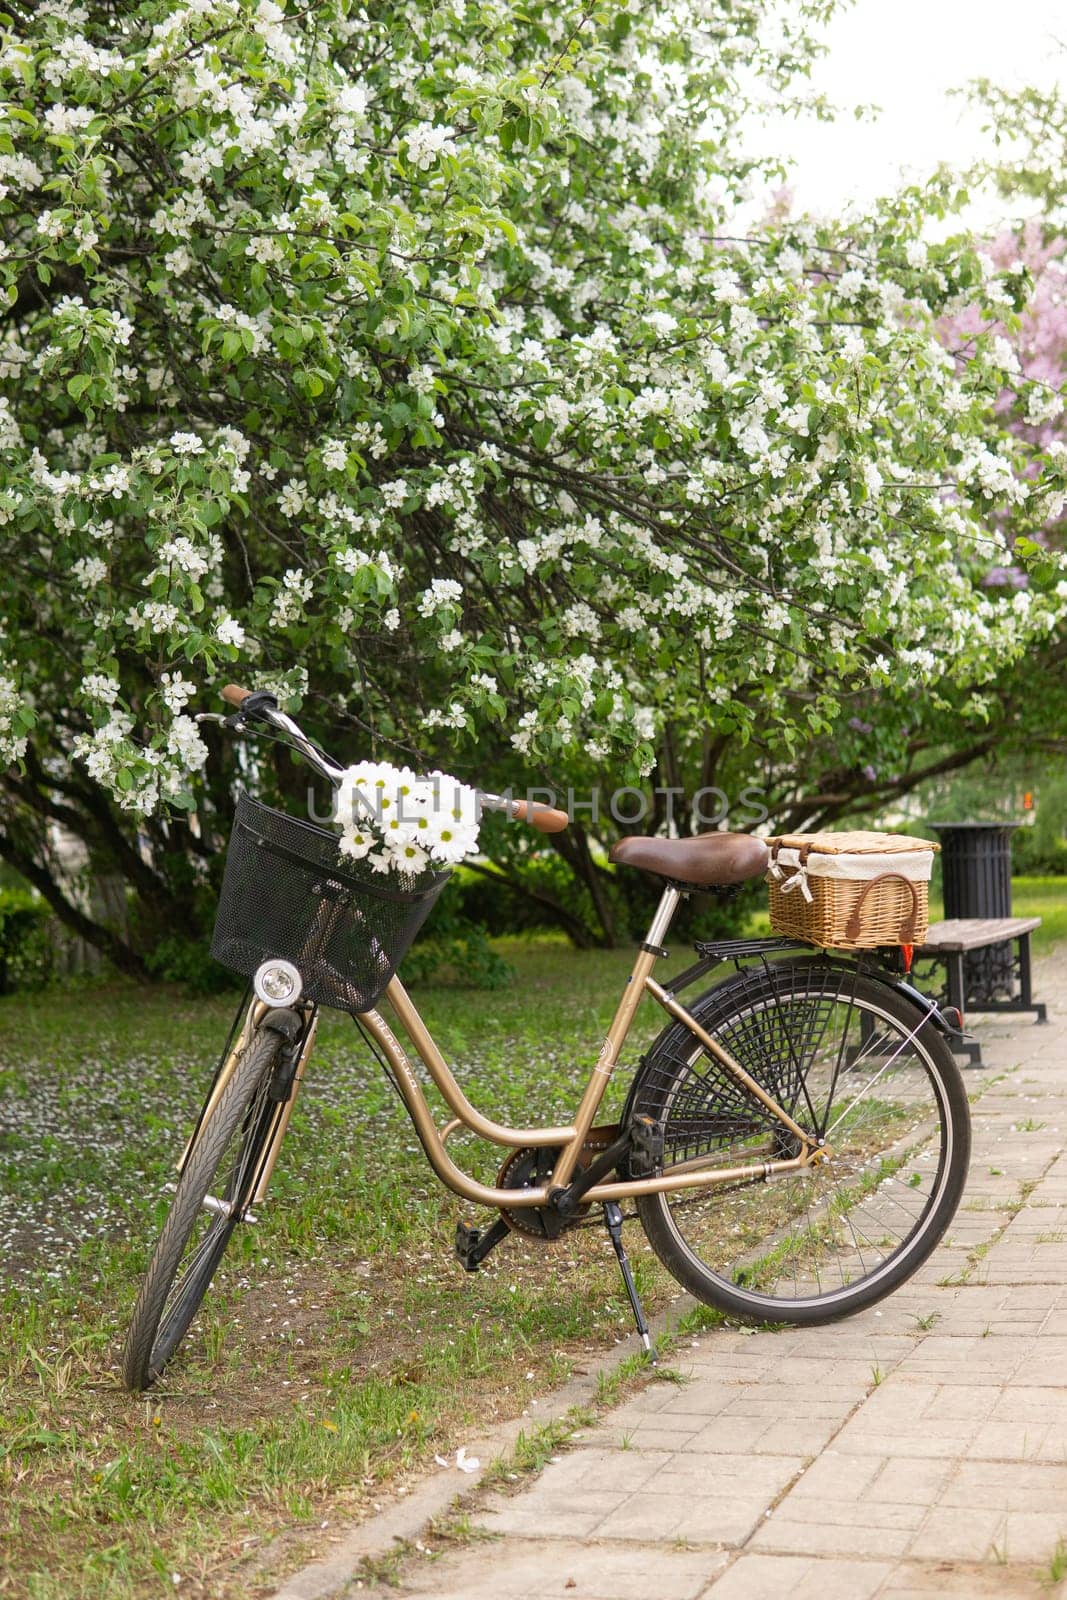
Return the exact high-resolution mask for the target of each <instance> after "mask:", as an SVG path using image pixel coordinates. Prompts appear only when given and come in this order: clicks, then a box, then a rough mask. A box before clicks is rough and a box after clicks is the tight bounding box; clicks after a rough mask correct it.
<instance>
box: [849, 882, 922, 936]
mask: <svg viewBox="0 0 1067 1600" xmlns="http://www.w3.org/2000/svg"><path fill="white" fill-rule="evenodd" d="M892 878H895V879H896V880H897V882H898V883H902V884H904V885H905V887H906V888H907V891H908V893H909V894H910V895H911V910H910V911H909V912H908V914H907V916H906V917H905V918H904V921H903V922H902V923H901V925H900V943H901V944H914V942H915V924H916V922H917V921H918V920H919V893H918V890H917V889H916V887H915V885H914V884H913V883H912V881H911V879H910V878H906V877H905V876H904V874H903V873H902V872H880V873H879V874H878V876H877V878H868V879H867V882H866V883H865V884H864V885H863V888H862V889H861V891H860V894H859V898H858V899H857V901H856V904H855V905H854V906H853V908H852V915H851V916H850V917H849V919H848V921H847V922H846V924H845V937H846V938H848V939H858V938H859V936H860V911H861V910H862V909H863V902H864V901H865V900H866V898H867V896H868V895H869V894H870V892H871V890H872V889H873V888H874V886H875V884H876V883H885V882H886V881H887V880H888V879H892Z"/></svg>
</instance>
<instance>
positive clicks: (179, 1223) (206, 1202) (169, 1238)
mask: <svg viewBox="0 0 1067 1600" xmlns="http://www.w3.org/2000/svg"><path fill="white" fill-rule="evenodd" d="M279 1016H284V1017H286V1018H292V1020H293V1021H294V1022H295V1021H296V1018H295V1017H292V1014H291V1013H277V1012H275V1013H272V1014H271V1015H269V1016H268V1017H267V1018H266V1019H265V1020H264V1022H263V1024H262V1025H261V1026H260V1027H259V1028H258V1029H257V1030H256V1031H255V1032H254V1033H253V1034H252V1036H251V1038H250V1040H249V1042H248V1043H247V1045H246V1046H245V1048H244V1050H243V1051H242V1052H241V1056H240V1059H239V1060H238V1062H237V1064H236V1066H235V1067H234V1069H233V1072H232V1074H231V1076H230V1079H229V1082H228V1083H227V1084H226V1087H225V1088H224V1089H223V1091H222V1093H221V1095H220V1096H219V1099H218V1101H217V1103H216V1105H215V1107H214V1109H213V1110H212V1111H211V1113H210V1114H209V1116H208V1117H207V1119H206V1121H205V1122H204V1125H203V1127H202V1128H201V1129H200V1132H199V1133H198V1135H197V1137H196V1142H195V1143H194V1145H193V1148H192V1150H191V1151H190V1152H189V1155H188V1158H187V1160H186V1162H185V1167H184V1169H183V1171H182V1174H181V1177H180V1178H179V1180H178V1188H177V1193H176V1194H175V1196H174V1202H173V1204H172V1206H171V1208H170V1211H169V1213H168V1215H167V1220H166V1222H165V1223H164V1224H163V1230H162V1232H161V1233H160V1236H159V1240H158V1242H157V1244H156V1248H155V1251H154V1252H153V1255H152V1259H151V1261H150V1262H149V1265H148V1271H147V1272H146V1273H145V1278H144V1282H143V1283H142V1285H141V1292H140V1294H139V1295H138V1296H137V1303H136V1305H135V1306H134V1309H133V1316H132V1318H131V1319H130V1326H129V1330H128V1332H127V1334H126V1343H125V1346H124V1348H123V1353H122V1377H123V1382H124V1383H125V1385H126V1387H127V1388H128V1389H130V1390H132V1391H133V1393H135V1394H139V1393H140V1392H141V1391H142V1390H144V1389H147V1388H150V1387H151V1385H152V1384H153V1383H155V1381H156V1379H157V1378H158V1377H159V1376H160V1375H161V1373H162V1372H163V1369H164V1367H165V1366H166V1365H167V1362H168V1361H169V1360H170V1359H171V1357H172V1356H173V1355H174V1352H175V1351H176V1350H177V1348H178V1346H179V1344H180V1343H181V1341H182V1339H183V1338H184V1337H185V1335H186V1333H187V1332H188V1329H189V1325H190V1323H191V1322H192V1320H193V1318H194V1316H195V1315H196V1313H197V1311H198V1309H199V1307H200V1302H201V1301H202V1300H203V1298H204V1295H205V1294H206V1293H207V1290H208V1285H209V1284H210V1283H211V1280H212V1278H213V1277H214V1275H215V1270H216V1268H217V1267H218V1264H219V1262H220V1261H221V1260H222V1257H223V1254H224V1253H225V1250H226V1246H227V1245H228V1244H229V1242H230V1239H231V1238H232V1236H233V1233H234V1230H235V1229H236V1228H237V1226H238V1224H239V1223H240V1222H241V1220H242V1218H243V1216H244V1213H245V1212H246V1210H247V1208H248V1205H249V1203H250V1201H251V1200H252V1197H253V1195H254V1193H255V1188H256V1183H257V1180H258V1176H259V1172H260V1169H261V1166H262V1161H263V1156H264V1152H265V1150H266V1146H267V1143H268V1140H269V1137H270V1133H271V1129H272V1127H273V1124H274V1119H275V1116H276V1115H277V1112H278V1102H277V1100H276V1099H274V1098H272V1096H271V1092H270V1091H271V1082H272V1078H273V1073H274V1066H275V1063H276V1061H277V1059H278V1056H279V1055H280V1053H281V1052H282V1050H284V1049H285V1047H286V1043H287V1041H286V1038H285V1036H284V1034H283V1033H282V1032H278V1031H275V1028H274V1027H272V1023H275V1021H276V1019H277V1018H279Z"/></svg>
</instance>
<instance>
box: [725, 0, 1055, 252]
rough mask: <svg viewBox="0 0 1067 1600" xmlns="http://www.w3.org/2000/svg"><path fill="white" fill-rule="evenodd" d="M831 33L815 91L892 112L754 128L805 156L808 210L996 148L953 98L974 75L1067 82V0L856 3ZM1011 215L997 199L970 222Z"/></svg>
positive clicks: (797, 184)
mask: <svg viewBox="0 0 1067 1600" xmlns="http://www.w3.org/2000/svg"><path fill="white" fill-rule="evenodd" d="M823 37H824V38H825V40H826V43H827V44H828V45H829V46H830V53H829V55H827V56H825V57H823V59H822V61H821V62H820V63H819V64H818V65H817V66H816V68H815V72H814V76H813V79H812V86H813V87H814V88H817V89H821V90H823V91H824V92H825V93H826V94H827V95H828V96H829V98H830V99H831V100H833V101H834V102H835V103H836V104H839V105H841V106H843V107H847V108H851V107H852V106H854V105H856V104H857V103H860V102H863V103H870V102H874V103H875V104H877V105H879V106H881V107H882V108H883V109H882V112H881V114H880V116H879V117H878V119H877V120H876V121H875V122H873V123H863V122H857V121H855V120H854V119H853V117H852V116H851V115H845V116H843V117H840V118H839V119H838V120H837V122H836V123H831V124H826V123H822V124H820V123H817V122H815V121H814V119H811V121H810V122H808V123H805V122H801V123H797V122H795V121H793V120H792V119H789V120H785V119H782V120H777V119H776V120H774V121H773V122H771V123H770V124H769V125H768V126H767V127H766V128H763V129H755V128H754V129H752V131H751V140H750V141H749V142H752V143H755V142H756V141H758V142H759V145H760V147H761V148H763V149H766V150H769V151H777V152H779V153H780V152H781V151H783V150H785V151H788V152H789V153H790V154H791V155H792V156H793V158H794V159H795V161H796V169H795V173H794V176H793V178H792V180H791V187H792V189H793V191H794V195H795V206H796V209H797V210H802V211H813V212H818V213H822V212H826V213H831V212H840V211H841V210H842V209H843V207H844V206H845V205H847V204H848V202H849V201H851V200H856V201H858V202H860V204H862V203H863V202H864V201H867V200H870V199H872V198H874V197H875V196H876V195H878V194H880V193H885V192H886V191H887V190H888V189H889V188H891V187H894V186H895V184H896V183H897V181H899V177H900V173H901V169H902V168H903V169H905V174H906V176H909V177H917V176H921V175H923V174H924V173H926V172H929V171H930V170H931V169H932V168H933V167H934V166H935V165H936V164H937V162H938V161H941V160H944V161H949V162H951V163H953V164H958V165H961V166H962V165H965V164H966V163H967V162H968V161H970V160H972V159H973V158H974V157H975V155H976V154H978V153H979V151H980V150H981V149H982V148H983V147H984V148H987V149H988V148H991V146H990V144H989V141H988V137H987V136H983V135H982V133H981V119H980V117H979V116H978V115H977V114H976V113H975V112H973V111H969V110H968V109H967V108H966V107H964V106H962V105H961V104H959V103H958V102H954V101H953V100H952V99H950V98H949V96H948V92H947V91H948V90H950V89H952V88H954V87H958V86H960V85H962V84H964V83H966V82H967V80H968V79H970V78H975V77H988V78H992V79H994V80H995V81H997V82H998V83H1001V84H1003V85H1005V86H1006V87H1021V86H1022V85H1024V84H1028V83H1030V84H1037V85H1039V86H1042V87H1048V86H1050V85H1051V84H1052V83H1053V82H1055V80H1056V79H1057V77H1059V78H1060V79H1061V80H1063V79H1067V55H1062V56H1061V55H1060V54H1059V52H1058V51H1057V45H1056V41H1057V39H1059V40H1062V41H1063V42H1064V43H1065V44H1067V4H1064V0H1058V3H1053V0H857V3H856V4H855V5H854V7H853V8H852V9H851V10H849V11H847V12H844V13H842V14H840V15H838V16H837V17H836V18H835V19H834V21H833V22H832V23H831V24H830V26H829V27H828V28H827V29H826V31H825V33H824V35H823ZM1003 212H1004V202H1003V201H997V200H996V199H995V198H991V197H990V198H986V199H984V200H980V201H978V202H976V204H975V205H974V206H972V209H971V213H970V214H969V220H970V221H971V222H972V224H974V225H980V224H981V223H983V222H986V221H994V220H997V219H998V218H999V217H1000V216H1002V215H1003Z"/></svg>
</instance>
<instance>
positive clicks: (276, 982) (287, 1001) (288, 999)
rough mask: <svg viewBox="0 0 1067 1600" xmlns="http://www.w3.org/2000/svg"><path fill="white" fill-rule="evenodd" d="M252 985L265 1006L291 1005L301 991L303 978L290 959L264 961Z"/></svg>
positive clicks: (258, 998) (257, 997)
mask: <svg viewBox="0 0 1067 1600" xmlns="http://www.w3.org/2000/svg"><path fill="white" fill-rule="evenodd" d="M252 987H253V989H254V990H255V993H256V999H257V1000H262V1002H263V1004H264V1005H265V1006H293V1005H295V1004H296V1002H297V1001H298V1000H299V999H300V996H301V993H302V992H303V988H304V980H303V978H302V977H301V976H300V973H299V972H298V971H297V969H296V967H294V966H293V963H292V962H291V961H281V960H276V961H264V963H263V965H262V966H261V967H259V968H257V970H256V975H255V977H254V978H253V979H252Z"/></svg>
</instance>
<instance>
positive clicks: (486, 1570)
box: [345, 953, 1067, 1600]
mask: <svg viewBox="0 0 1067 1600" xmlns="http://www.w3.org/2000/svg"><path fill="white" fill-rule="evenodd" d="M1036 987H1037V990H1038V992H1039V993H1040V995H1041V996H1042V998H1044V999H1046V1000H1047V1001H1048V1002H1049V1007H1050V1017H1051V1023H1050V1025H1049V1026H1046V1027H1037V1026H1034V1025H1033V1024H1032V1023H1031V1022H1030V1020H1029V1019H1027V1018H1019V1019H1013V1020H1012V1022H1011V1024H1010V1026H1008V1025H1006V1024H1004V1023H1002V1022H1000V1020H999V1019H998V1022H997V1025H996V1026H985V1027H982V1028H981V1032H982V1034H983V1037H984V1039H985V1041H986V1043H985V1056H986V1065H985V1067H984V1068H983V1069H982V1070H981V1071H979V1072H973V1073H971V1074H969V1079H970V1082H971V1083H972V1084H973V1086H974V1088H975V1089H977V1088H978V1087H979V1086H980V1085H982V1084H985V1085H986V1086H987V1087H986V1088H985V1090H984V1092H983V1093H982V1094H981V1097H980V1099H979V1100H978V1102H977V1103H976V1105H975V1106H974V1124H975V1144H974V1158H973V1163H972V1169H971V1178H970V1182H969V1185H968V1190H967V1193H966V1196H965V1198H964V1201H963V1205H962V1207H961V1210H960V1212H959V1215H958V1216H957V1218H956V1220H955V1222H954V1224H953V1226H952V1228H951V1230H950V1233H949V1237H948V1242H947V1243H946V1244H943V1245H942V1247H941V1248H940V1249H939V1250H938V1251H937V1252H936V1253H935V1255H934V1258H933V1260H932V1261H931V1262H930V1263H928V1265H927V1266H926V1267H925V1268H924V1269H923V1271H922V1272H921V1273H919V1274H918V1275H917V1276H916V1277H915V1278H913V1279H912V1280H911V1281H910V1282H909V1283H908V1284H906V1285H905V1286H904V1287H903V1288H902V1289H900V1290H898V1291H897V1293H896V1294H895V1295H893V1296H891V1297H890V1298H889V1299H888V1300H885V1301H883V1302H882V1304H881V1305H880V1306H879V1307H878V1308H876V1309H874V1310H871V1311H868V1312H865V1313H863V1314H861V1315H860V1316H858V1317H854V1318H851V1319H849V1320H848V1321H846V1322H842V1323H838V1324H836V1325H834V1326H831V1327H827V1328H817V1329H812V1330H808V1331H804V1332H792V1331H789V1332H781V1333H764V1332H753V1333H739V1332H715V1333H711V1334H708V1335H705V1336H703V1337H702V1338H701V1339H700V1340H699V1341H698V1342H696V1343H695V1344H694V1346H693V1348H692V1349H689V1350H687V1351H686V1352H685V1353H684V1355H683V1356H682V1357H674V1358H672V1363H673V1365H674V1366H676V1367H678V1368H680V1369H681V1370H682V1371H683V1372H684V1373H685V1374H686V1375H687V1377H688V1379H689V1381H688V1382H687V1383H686V1384H685V1385H684V1386H676V1385H673V1384H667V1383H654V1384H651V1385H650V1386H649V1387H648V1388H647V1389H645V1390H644V1391H643V1392H642V1393H641V1394H640V1395H638V1396H637V1398H635V1399H633V1400H631V1401H630V1402H629V1403H627V1404H625V1405H623V1406H621V1407H620V1408H619V1409H618V1410H616V1411H615V1412H613V1413H612V1414H611V1415H610V1416H609V1417H608V1418H607V1419H606V1420H605V1422H604V1423H603V1425H601V1426H599V1427H597V1428H595V1429H592V1430H590V1431H589V1432H588V1433H587V1434H585V1435H584V1437H583V1438H582V1440H581V1442H580V1443H579V1444H578V1445H577V1447H576V1448H573V1449H571V1450H568V1451H567V1452H566V1453H565V1454H563V1455H561V1456H560V1457H559V1458H558V1459H557V1460H555V1461H554V1462H553V1463H551V1464H550V1465H549V1466H548V1467H547V1468H546V1469H545V1471H544V1472H543V1473H542V1474H541V1475H540V1476H539V1477H538V1478H536V1479H535V1480H534V1481H533V1482H531V1483H530V1484H529V1485H528V1486H527V1487H525V1488H524V1489H523V1490H522V1491H521V1492H519V1493H517V1494H515V1495H513V1496H506V1497H505V1496H496V1497H493V1498H492V1499H490V1500H489V1502H488V1503H487V1505H486V1507H485V1509H484V1510H483V1511H482V1512H480V1513H479V1514H478V1516H477V1518H476V1522H477V1524H478V1526H480V1527H481V1528H482V1529H484V1530H486V1531H487V1532H489V1533H492V1534H493V1535H496V1538H494V1539H493V1540H492V1541H491V1542H480V1543H477V1544H473V1545H470V1546H468V1547H466V1548H465V1549H461V1550H458V1551H456V1552H455V1553H454V1554H450V1555H447V1556H445V1557H443V1558H441V1559H438V1560H435V1561H432V1562H431V1561H427V1562H418V1563H409V1564H408V1566H407V1567H406V1568H405V1570H404V1573H403V1577H402V1584H401V1590H400V1592H401V1593H408V1594H419V1595H430V1596H433V1597H435V1600H535V1597H536V1600H556V1597H558V1600H771V1597H774V1600H780V1597H781V1596H784V1595H788V1596H789V1597H790V1600H868V1597H874V1596H878V1597H879V1600H920V1597H926V1596H931V1597H932V1596H934V1595H945V1594H948V1595H957V1596H968V1597H972V1596H973V1597H984V1596H990V1597H992V1596H996V1597H998V1600H1001V1597H1003V1600H1009V1597H1010V1600H1014V1597H1020V1600H1021V1597H1032V1600H1038V1597H1041V1600H1047V1597H1048V1596H1049V1594H1050V1593H1051V1594H1054V1595H1067V1584H1063V1585H1061V1584H1058V1583H1054V1582H1052V1580H1053V1578H1054V1577H1058V1571H1056V1569H1055V1565H1054V1562H1053V1558H1054V1554H1055V1552H1056V1551H1057V1547H1058V1545H1059V1544H1060V1541H1061V1540H1063V1545H1062V1547H1061V1548H1062V1550H1063V1551H1064V1552H1067V1154H1061V1151H1062V1149H1063V1144H1064V1138H1063V1136H1064V1135H1065V1134H1067V953H1065V954H1064V955H1063V956H1060V957H1058V958H1056V959H1054V960H1050V961H1047V962H1045V963H1042V964H1041V966H1040V967H1039V968H1038V973H1037V983H1036ZM1001 1074H1002V1075H1003V1076H999V1075H1001ZM990 1080H993V1081H992V1082H991V1081H990ZM1064 1559H1065V1562H1067V1554H1065V1557H1064ZM354 1590H355V1584H354V1583H353V1584H352V1585H351V1587H349V1588H347V1589H346V1590H345V1593H346V1594H352V1593H353V1592H354ZM363 1592H364V1593H367V1592H368V1591H367V1589H366V1588H364V1590H363ZM383 1592H387V1593H390V1594H392V1595H395V1594H396V1593H397V1592H398V1591H397V1590H396V1589H395V1588H394V1589H391V1590H388V1591H383Z"/></svg>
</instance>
